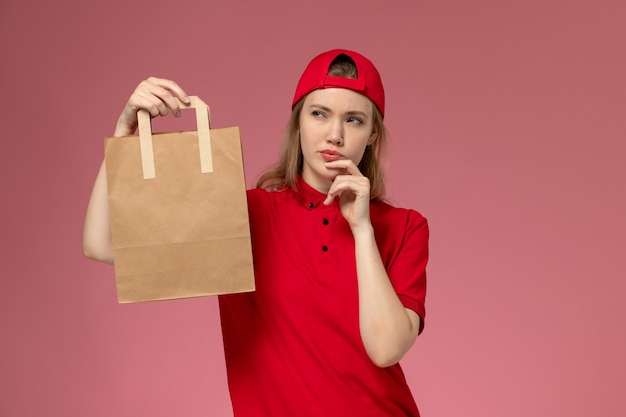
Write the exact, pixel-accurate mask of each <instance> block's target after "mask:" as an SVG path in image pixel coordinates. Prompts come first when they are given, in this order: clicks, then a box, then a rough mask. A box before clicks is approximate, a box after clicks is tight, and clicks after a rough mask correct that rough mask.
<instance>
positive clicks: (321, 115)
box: [311, 110, 324, 117]
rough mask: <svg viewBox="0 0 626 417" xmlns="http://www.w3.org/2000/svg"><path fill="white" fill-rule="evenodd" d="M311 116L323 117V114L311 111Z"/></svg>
mask: <svg viewBox="0 0 626 417" xmlns="http://www.w3.org/2000/svg"><path fill="white" fill-rule="evenodd" d="M311 114H312V115H313V117H323V116H324V113H322V112H321V111H319V110H313V111H312V112H311Z"/></svg>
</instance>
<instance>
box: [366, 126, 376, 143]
mask: <svg viewBox="0 0 626 417" xmlns="http://www.w3.org/2000/svg"><path fill="white" fill-rule="evenodd" d="M376 139H378V130H376V129H374V130H372V134H371V135H370V138H369V140H368V141H367V144H368V145H373V144H374V143H375V142H376Z"/></svg>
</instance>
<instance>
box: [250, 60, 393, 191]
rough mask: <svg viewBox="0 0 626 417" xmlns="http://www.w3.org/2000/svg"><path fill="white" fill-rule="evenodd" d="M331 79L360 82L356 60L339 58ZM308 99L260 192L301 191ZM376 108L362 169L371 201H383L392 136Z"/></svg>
mask: <svg viewBox="0 0 626 417" xmlns="http://www.w3.org/2000/svg"><path fill="white" fill-rule="evenodd" d="M328 75H334V76H340V77H346V78H354V79H356V78H357V76H358V74H357V68H356V65H355V64H354V62H353V61H352V59H350V58H349V57H347V56H346V55H339V56H338V57H337V58H336V59H335V61H333V63H332V64H331V65H330V69H329V70H328ZM305 99H306V96H305V97H303V98H302V99H300V101H298V102H297V103H296V105H295V106H294V107H293V110H292V112H291V116H290V117H289V121H288V122H287V126H286V129H285V135H284V137H283V143H282V148H281V151H280V158H279V160H278V163H277V164H276V165H275V166H274V167H272V168H270V169H268V170H267V171H265V172H264V173H263V174H261V176H260V177H259V180H258V181H257V187H258V188H265V189H268V190H281V189H284V188H292V189H294V190H297V179H298V175H300V173H301V172H302V162H303V159H302V148H301V147H300V113H301V112H302V107H303V105H304V100H305ZM372 108H373V113H374V117H373V123H372V124H373V126H372V128H373V134H374V136H373V139H372V140H371V142H370V144H368V145H367V146H366V147H365V152H364V154H363V158H361V161H360V162H359V164H358V168H359V170H360V171H361V173H363V175H365V176H366V177H367V178H368V179H369V180H370V198H371V199H372V200H376V201H381V200H383V199H384V196H385V178H384V177H385V176H384V171H383V167H382V166H381V159H382V157H383V155H384V151H385V149H386V145H387V141H388V136H389V134H388V132H387V128H386V127H385V124H384V123H383V116H382V114H381V113H380V111H379V110H378V108H377V107H376V106H375V105H374V104H373V103H372Z"/></svg>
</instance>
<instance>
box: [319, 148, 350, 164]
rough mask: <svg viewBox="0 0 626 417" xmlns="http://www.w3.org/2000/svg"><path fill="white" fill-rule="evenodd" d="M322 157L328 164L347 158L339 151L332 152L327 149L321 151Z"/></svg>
mask: <svg viewBox="0 0 626 417" xmlns="http://www.w3.org/2000/svg"><path fill="white" fill-rule="evenodd" d="M320 155H322V158H324V160H325V161H326V162H331V161H337V160H339V159H344V158H345V157H344V156H343V155H342V154H340V153H339V152H337V151H332V150H330V149H325V150H323V151H320Z"/></svg>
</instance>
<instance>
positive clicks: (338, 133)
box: [326, 122, 343, 146]
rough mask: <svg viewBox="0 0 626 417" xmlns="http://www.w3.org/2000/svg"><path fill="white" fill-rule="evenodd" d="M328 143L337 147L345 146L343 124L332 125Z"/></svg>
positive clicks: (335, 123)
mask: <svg viewBox="0 0 626 417" xmlns="http://www.w3.org/2000/svg"><path fill="white" fill-rule="evenodd" d="M326 141H327V142H329V143H332V144H333V145H335V146H341V145H343V125H342V124H341V122H333V123H331V125H330V127H329V130H328V136H327V137H326Z"/></svg>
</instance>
